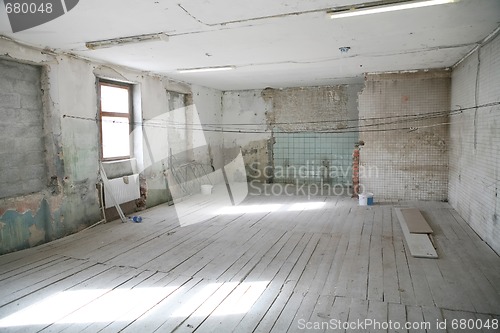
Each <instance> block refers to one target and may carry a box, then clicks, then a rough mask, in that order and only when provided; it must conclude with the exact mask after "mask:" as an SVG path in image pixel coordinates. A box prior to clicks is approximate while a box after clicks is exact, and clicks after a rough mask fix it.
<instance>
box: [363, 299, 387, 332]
mask: <svg viewBox="0 0 500 333" xmlns="http://www.w3.org/2000/svg"><path fill="white" fill-rule="evenodd" d="M387 305H388V303H387V302H379V301H368V314H367V316H366V318H367V319H369V320H371V321H372V325H370V326H369V327H367V329H368V332H376V333H380V332H387V329H384V327H385V326H384V325H385V324H386V323H388V306H387Z"/></svg>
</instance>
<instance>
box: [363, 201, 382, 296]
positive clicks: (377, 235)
mask: <svg viewBox="0 0 500 333" xmlns="http://www.w3.org/2000/svg"><path fill="white" fill-rule="evenodd" d="M382 218H383V211H382V209H381V208H379V207H376V208H375V210H374V216H373V227H372V234H371V236H370V250H369V255H370V257H369V258H370V259H369V266H368V267H369V270H368V296H367V297H368V299H369V300H372V301H379V302H382V301H383V300H384V285H383V280H382V279H383V276H384V271H383V269H382V265H383V262H382V224H383V221H382Z"/></svg>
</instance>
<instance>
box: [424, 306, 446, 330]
mask: <svg viewBox="0 0 500 333" xmlns="http://www.w3.org/2000/svg"><path fill="white" fill-rule="evenodd" d="M422 314H423V315H424V320H425V322H428V323H430V324H431V327H430V329H428V330H427V333H446V327H444V326H443V324H442V323H443V314H442V313H441V309H440V308H438V307H435V306H422Z"/></svg>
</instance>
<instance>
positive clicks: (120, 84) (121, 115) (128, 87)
mask: <svg viewBox="0 0 500 333" xmlns="http://www.w3.org/2000/svg"><path fill="white" fill-rule="evenodd" d="M102 86H108V87H115V88H121V89H126V90H127V93H128V112H127V113H120V112H109V111H103V110H102V99H101V87H102ZM132 88H133V87H132V85H131V84H128V83H124V82H117V81H111V80H105V79H98V82H97V94H98V99H99V103H98V104H99V147H100V157H101V161H120V160H127V159H130V158H132V157H133V151H132V143H131V142H130V137H129V142H128V145H129V151H130V154H129V155H125V156H115V157H104V147H103V141H102V133H103V129H102V123H103V121H102V118H103V117H113V118H126V119H127V120H128V124H129V135H130V133H131V132H132V127H133V126H132V121H131V120H132V118H133V116H132V113H133V104H132V103H133V99H132Z"/></svg>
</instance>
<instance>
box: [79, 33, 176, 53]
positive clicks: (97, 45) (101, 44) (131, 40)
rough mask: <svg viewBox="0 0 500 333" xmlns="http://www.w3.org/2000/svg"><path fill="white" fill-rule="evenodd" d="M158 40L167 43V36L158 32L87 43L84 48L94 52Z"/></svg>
mask: <svg viewBox="0 0 500 333" xmlns="http://www.w3.org/2000/svg"><path fill="white" fill-rule="evenodd" d="M158 40H161V41H164V42H168V35H167V34H165V33H163V32H160V33H157V34H147V35H137V36H127V37H120V38H113V39H105V40H97V41H93V42H87V43H85V46H86V47H87V48H88V49H91V50H96V49H104V48H107V47H113V46H120V45H125V44H136V43H142V42H151V41H158Z"/></svg>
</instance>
